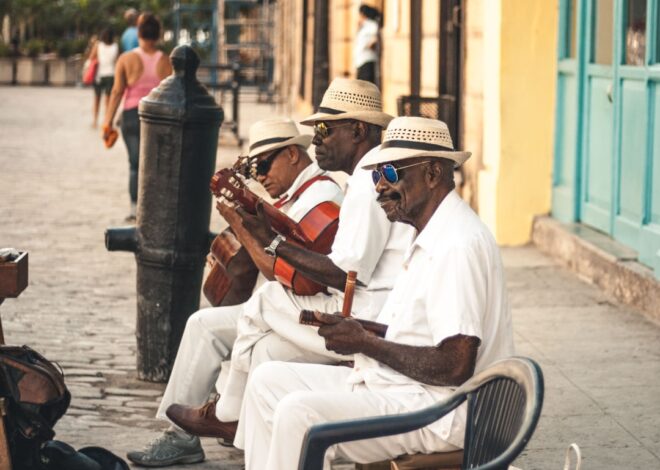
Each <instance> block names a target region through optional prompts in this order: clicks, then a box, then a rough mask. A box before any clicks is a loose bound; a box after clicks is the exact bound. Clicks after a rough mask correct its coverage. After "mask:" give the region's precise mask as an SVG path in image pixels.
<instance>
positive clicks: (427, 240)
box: [403, 189, 462, 265]
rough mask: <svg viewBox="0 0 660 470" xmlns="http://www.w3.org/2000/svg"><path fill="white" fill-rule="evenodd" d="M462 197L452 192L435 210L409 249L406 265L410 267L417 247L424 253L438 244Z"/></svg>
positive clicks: (404, 258) (404, 260)
mask: <svg viewBox="0 0 660 470" xmlns="http://www.w3.org/2000/svg"><path fill="white" fill-rule="evenodd" d="M461 200H462V199H461V197H460V196H459V195H458V193H457V192H456V190H453V189H452V190H451V192H450V193H449V194H447V196H445V198H444V199H443V200H442V202H441V203H440V205H439V206H438V208H437V209H436V210H435V212H434V213H433V215H432V216H431V218H430V219H429V221H428V223H427V224H426V227H424V229H423V230H422V231H421V232H420V233H419V235H417V237H416V238H415V241H414V242H413V244H412V245H411V246H410V248H408V250H407V251H406V253H405V255H404V257H403V263H404V265H408V263H409V262H410V258H411V257H412V255H413V254H414V253H415V250H416V249H417V247H419V248H421V249H422V250H424V251H427V252H430V251H431V250H432V249H433V247H434V246H435V245H436V244H437V243H438V239H439V238H440V236H441V234H442V231H443V228H444V227H445V226H446V224H447V221H448V220H450V218H451V215H452V214H453V213H454V212H455V211H456V208H457V207H458V205H459V204H460V202H461Z"/></svg>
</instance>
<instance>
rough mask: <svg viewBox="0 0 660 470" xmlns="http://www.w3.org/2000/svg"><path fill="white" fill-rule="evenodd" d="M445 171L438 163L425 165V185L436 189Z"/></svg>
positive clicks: (433, 162)
mask: <svg viewBox="0 0 660 470" xmlns="http://www.w3.org/2000/svg"><path fill="white" fill-rule="evenodd" d="M444 171H445V169H444V168H443V166H442V163H441V162H439V161H432V162H431V163H429V164H428V165H427V170H426V178H425V180H426V184H427V185H428V187H429V188H436V187H438V186H440V185H441V184H442V180H443V176H444Z"/></svg>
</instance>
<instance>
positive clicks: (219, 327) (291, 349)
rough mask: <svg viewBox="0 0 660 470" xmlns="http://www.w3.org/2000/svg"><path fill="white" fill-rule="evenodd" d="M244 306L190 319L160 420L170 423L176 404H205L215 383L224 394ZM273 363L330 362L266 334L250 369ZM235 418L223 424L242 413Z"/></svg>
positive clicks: (203, 312)
mask: <svg viewBox="0 0 660 470" xmlns="http://www.w3.org/2000/svg"><path fill="white" fill-rule="evenodd" d="M244 305H245V304H243V305H236V306H230V307H214V308H206V309H202V310H199V311H197V312H195V313H194V314H192V315H191V316H190V317H189V318H188V321H187V323H186V327H185V329H184V331H183V336H182V338H181V343H180V345H179V350H178V351H177V355H176V359H175V361H174V366H173V367H172V373H171V375H170V379H169V381H168V383H167V387H166V388H165V393H164V394H163V398H162V400H161V402H160V406H159V408H158V411H157V413H156V418H158V419H162V420H167V416H166V415H165V411H166V410H167V408H168V407H169V406H170V405H171V404H173V403H178V404H180V405H187V406H200V405H203V404H204V403H206V401H207V400H208V398H209V395H210V394H211V392H213V389H214V384H215V386H216V388H217V390H218V391H219V392H221V393H222V390H223V388H224V386H225V381H226V377H227V375H228V374H227V373H228V369H229V362H228V359H229V357H230V355H231V350H232V346H233V344H234V341H235V340H236V325H237V322H238V319H239V316H240V315H241V312H242V311H243V308H244ZM307 328H310V327H307ZM319 339H321V338H320V337H319ZM271 360H280V361H292V362H319V363H327V362H329V360H328V359H327V358H326V357H325V356H322V355H317V354H313V353H311V352H309V351H306V350H305V349H303V348H301V347H299V346H297V345H296V344H294V343H292V342H290V341H287V340H285V339H284V338H281V337H279V336H278V335H276V334H273V333H272V332H271V333H269V334H267V335H264V337H263V338H261V339H260V340H259V341H258V342H257V343H256V344H255V345H254V348H253V349H252V359H251V364H250V368H249V369H252V368H254V367H256V366H258V365H259V364H261V363H262V362H267V361H271ZM221 371H222V374H220V372H221ZM216 380H217V382H216ZM242 392H243V389H241V393H240V400H239V402H238V404H237V405H236V406H237V408H238V410H239V411H240V404H241V402H242V394H243V393H242ZM225 400H226V398H225ZM218 409H220V406H218ZM230 409H233V408H229V407H228V410H230ZM234 415H235V416H232V415H229V418H227V419H223V421H234V420H236V419H238V411H236V412H234Z"/></svg>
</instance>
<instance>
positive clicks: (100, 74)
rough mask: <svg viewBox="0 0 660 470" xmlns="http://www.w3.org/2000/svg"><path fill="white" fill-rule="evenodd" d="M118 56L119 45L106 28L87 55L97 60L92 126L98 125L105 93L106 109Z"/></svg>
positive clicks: (110, 31) (110, 30)
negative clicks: (102, 98)
mask: <svg viewBox="0 0 660 470" xmlns="http://www.w3.org/2000/svg"><path fill="white" fill-rule="evenodd" d="M118 56H119V46H118V45H117V43H116V42H115V33H114V32H113V31H112V29H110V28H106V29H104V30H103V31H102V32H101V34H100V36H99V40H98V41H97V42H96V43H95V44H94V46H93V47H92V51H91V53H90V55H89V59H90V60H94V59H96V60H97V61H98V66H97V69H96V78H95V79H94V108H93V116H94V119H93V121H92V127H94V128H96V126H97V125H98V118H99V107H100V104H101V95H105V109H106V110H107V109H108V101H109V99H110V91H111V90H112V85H113V83H114V77H115V62H117V57H118Z"/></svg>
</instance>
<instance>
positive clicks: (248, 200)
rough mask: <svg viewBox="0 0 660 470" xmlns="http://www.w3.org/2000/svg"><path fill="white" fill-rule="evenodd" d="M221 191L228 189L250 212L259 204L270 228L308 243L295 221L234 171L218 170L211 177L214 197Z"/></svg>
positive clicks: (254, 211) (232, 198) (255, 210)
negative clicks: (254, 190) (263, 197)
mask: <svg viewBox="0 0 660 470" xmlns="http://www.w3.org/2000/svg"><path fill="white" fill-rule="evenodd" d="M223 191H229V192H230V193H231V194H232V197H231V200H233V201H234V202H236V203H238V204H239V205H240V206H241V207H242V208H243V209H245V210H246V211H247V212H249V213H251V214H256V213H257V207H258V206H260V205H261V206H262V207H263V211H264V213H265V214H266V217H268V222H269V224H270V226H271V228H272V229H273V230H275V231H276V232H278V233H279V234H281V235H284V236H285V237H287V238H291V239H293V240H295V241H297V242H299V243H302V244H303V245H307V244H309V243H310V240H309V239H308V238H307V236H306V235H305V234H304V233H303V231H302V230H301V229H300V227H299V226H298V223H297V222H295V221H294V220H293V219H291V218H290V217H289V216H287V215H286V214H285V213H284V212H282V211H281V210H279V209H277V208H275V207H274V206H273V205H272V204H269V203H267V202H265V201H264V200H263V199H261V198H260V197H259V196H257V195H256V194H254V193H253V192H252V191H251V190H250V189H249V188H248V187H247V186H246V185H245V184H244V183H242V182H240V178H237V175H236V173H235V171H233V170H230V169H223V170H220V171H218V172H217V173H216V174H215V175H214V176H213V178H212V179H211V192H212V193H213V194H214V195H215V196H216V197H222V196H223Z"/></svg>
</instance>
